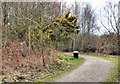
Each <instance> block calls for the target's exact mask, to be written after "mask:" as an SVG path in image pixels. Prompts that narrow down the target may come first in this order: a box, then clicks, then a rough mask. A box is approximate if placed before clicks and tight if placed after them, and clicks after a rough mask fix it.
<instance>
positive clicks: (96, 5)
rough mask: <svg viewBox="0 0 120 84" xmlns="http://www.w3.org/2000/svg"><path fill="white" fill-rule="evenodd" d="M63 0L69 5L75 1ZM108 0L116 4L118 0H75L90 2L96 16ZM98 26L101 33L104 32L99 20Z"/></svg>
mask: <svg viewBox="0 0 120 84" xmlns="http://www.w3.org/2000/svg"><path fill="white" fill-rule="evenodd" d="M63 1H64V2H67V5H71V4H73V3H74V2H75V0H63ZM108 1H112V3H115V4H117V3H118V2H119V1H120V0H76V2H79V3H82V2H87V3H90V4H91V6H92V9H93V10H95V12H96V14H97V17H98V18H99V16H100V10H101V9H103V7H104V6H105V3H106V2H108ZM104 24H105V23H104ZM98 26H100V27H101V28H100V29H101V30H100V31H101V33H102V34H103V33H105V32H106V29H105V28H104V27H103V26H102V25H101V24H100V22H99V21H98ZM98 33H99V32H98ZM99 34H100V33H99Z"/></svg>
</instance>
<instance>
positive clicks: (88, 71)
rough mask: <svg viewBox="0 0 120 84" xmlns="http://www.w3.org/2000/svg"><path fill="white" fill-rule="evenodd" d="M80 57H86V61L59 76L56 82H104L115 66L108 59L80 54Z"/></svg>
mask: <svg viewBox="0 0 120 84" xmlns="http://www.w3.org/2000/svg"><path fill="white" fill-rule="evenodd" d="M67 54H69V55H71V54H72V53H67ZM79 57H83V58H85V60H86V61H85V63H83V64H82V65H81V66H79V67H78V68H77V69H75V70H73V71H71V72H68V73H66V74H64V75H63V76H62V77H60V78H57V79H56V80H55V82H102V81H103V80H104V79H105V78H106V76H107V75H108V74H109V73H110V72H111V70H112V68H113V67H114V65H113V63H112V62H111V61H108V60H104V59H101V58H97V57H92V56H87V55H79Z"/></svg>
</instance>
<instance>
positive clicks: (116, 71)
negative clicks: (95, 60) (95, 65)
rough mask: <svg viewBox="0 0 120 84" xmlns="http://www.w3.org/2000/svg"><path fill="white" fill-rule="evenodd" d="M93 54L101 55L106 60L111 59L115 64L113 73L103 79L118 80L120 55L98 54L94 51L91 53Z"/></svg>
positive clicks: (106, 80)
mask: <svg viewBox="0 0 120 84" xmlns="http://www.w3.org/2000/svg"><path fill="white" fill-rule="evenodd" d="M89 55H91V56H95V57H99V58H102V59H105V60H109V61H111V62H112V63H113V64H114V68H113V69H112V71H111V74H109V75H108V77H107V79H105V80H103V82H111V83H112V82H116V81H118V80H119V77H120V75H119V74H120V57H107V56H103V55H97V54H94V53H89Z"/></svg>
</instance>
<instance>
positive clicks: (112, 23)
mask: <svg viewBox="0 0 120 84" xmlns="http://www.w3.org/2000/svg"><path fill="white" fill-rule="evenodd" d="M103 13H104V14H102V15H104V17H101V24H102V26H103V27H104V28H105V29H106V30H107V31H108V32H109V34H112V33H113V32H114V33H115V34H116V43H117V45H118V46H117V48H118V50H117V53H118V54H119V52H120V27H119V26H118V24H119V18H118V15H117V14H118V4H114V3H113V2H112V1H108V2H106V6H105V7H104V12H103ZM102 18H103V19H102ZM105 21H106V23H105Z"/></svg>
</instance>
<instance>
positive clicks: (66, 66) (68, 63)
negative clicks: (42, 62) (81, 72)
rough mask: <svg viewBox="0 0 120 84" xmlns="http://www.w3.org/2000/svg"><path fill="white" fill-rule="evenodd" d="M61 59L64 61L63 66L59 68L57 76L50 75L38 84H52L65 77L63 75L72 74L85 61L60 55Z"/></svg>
mask: <svg viewBox="0 0 120 84" xmlns="http://www.w3.org/2000/svg"><path fill="white" fill-rule="evenodd" d="M59 59H60V60H61V61H62V63H63V64H62V66H61V67H59V68H57V73H56V74H50V75H48V76H46V77H44V78H43V79H39V80H38V82H52V81H54V80H55V79H56V78H58V77H60V76H63V74H65V73H68V72H70V71H71V70H73V69H75V68H77V67H79V66H80V65H81V64H82V63H84V61H85V59H83V58H78V59H77V58H73V57H70V56H67V55H60V56H59Z"/></svg>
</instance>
